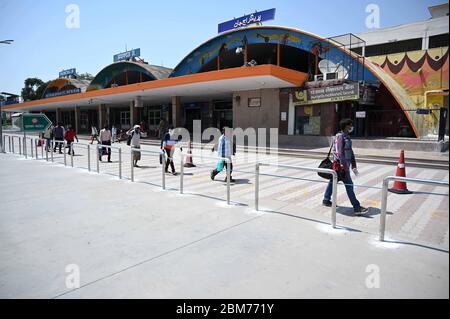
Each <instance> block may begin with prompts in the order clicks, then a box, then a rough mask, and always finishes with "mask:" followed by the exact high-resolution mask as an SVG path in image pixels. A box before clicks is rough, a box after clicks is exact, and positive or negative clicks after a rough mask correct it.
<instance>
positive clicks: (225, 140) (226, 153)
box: [210, 127, 235, 183]
mask: <svg viewBox="0 0 450 319" xmlns="http://www.w3.org/2000/svg"><path fill="white" fill-rule="evenodd" d="M231 147H232V145H231V129H229V128H225V127H224V128H223V129H222V135H221V136H220V138H219V143H218V146H217V155H218V156H219V157H220V158H228V159H229V163H230V182H231V183H233V182H234V179H233V178H232V177H231V174H232V173H233V163H231V154H233V155H234V154H235V150H234V144H233V148H231ZM212 151H214V148H213V149H212ZM222 162H223V163H222ZM219 164H220V165H217V166H218V167H219V166H220V167H221V168H220V169H218V167H216V168H215V169H214V170H213V171H211V174H210V177H211V179H212V180H214V178H215V177H216V175H217V174H219V173H220V172H221V171H222V169H223V167H225V168H226V169H228V161H224V160H222V159H219ZM222 164H223V165H222ZM224 181H225V182H226V181H227V178H225V180H224Z"/></svg>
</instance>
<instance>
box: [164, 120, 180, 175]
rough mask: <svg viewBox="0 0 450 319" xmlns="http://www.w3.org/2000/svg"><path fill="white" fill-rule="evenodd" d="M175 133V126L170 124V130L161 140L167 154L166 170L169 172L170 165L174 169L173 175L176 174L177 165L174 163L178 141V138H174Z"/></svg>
mask: <svg viewBox="0 0 450 319" xmlns="http://www.w3.org/2000/svg"><path fill="white" fill-rule="evenodd" d="M172 134H173V126H172V125H170V126H169V130H168V131H167V132H166V134H165V135H164V138H163V140H162V141H161V149H163V150H164V151H165V152H166V154H167V160H166V167H165V172H166V173H168V172H169V165H170V168H171V170H172V175H176V174H177V173H176V172H175V165H174V163H173V154H174V152H175V145H176V144H177V143H178V140H174V139H172Z"/></svg>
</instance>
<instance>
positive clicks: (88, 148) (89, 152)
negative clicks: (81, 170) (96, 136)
mask: <svg viewBox="0 0 450 319" xmlns="http://www.w3.org/2000/svg"><path fill="white" fill-rule="evenodd" d="M87 152H88V171H89V172H90V171H91V145H90V144H88V145H87Z"/></svg>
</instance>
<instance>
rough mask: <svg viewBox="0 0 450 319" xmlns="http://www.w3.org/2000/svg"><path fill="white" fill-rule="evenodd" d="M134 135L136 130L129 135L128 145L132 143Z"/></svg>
mask: <svg viewBox="0 0 450 319" xmlns="http://www.w3.org/2000/svg"><path fill="white" fill-rule="evenodd" d="M133 135H134V132H133V133H131V135H129V136H128V139H127V145H128V146H130V145H131V139H132V138H133Z"/></svg>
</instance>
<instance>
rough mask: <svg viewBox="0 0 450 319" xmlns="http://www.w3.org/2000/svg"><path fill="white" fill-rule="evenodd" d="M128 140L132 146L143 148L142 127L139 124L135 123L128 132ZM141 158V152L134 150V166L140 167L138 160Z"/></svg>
mask: <svg viewBox="0 0 450 319" xmlns="http://www.w3.org/2000/svg"><path fill="white" fill-rule="evenodd" d="M127 135H128V141H127V144H128V145H130V146H131V148H141V127H140V126H139V125H135V126H134V127H133V128H131V129H130V130H129V131H128V132H127ZM140 160H141V152H133V166H134V167H139V166H138V164H137V162H138V161H140Z"/></svg>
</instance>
